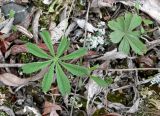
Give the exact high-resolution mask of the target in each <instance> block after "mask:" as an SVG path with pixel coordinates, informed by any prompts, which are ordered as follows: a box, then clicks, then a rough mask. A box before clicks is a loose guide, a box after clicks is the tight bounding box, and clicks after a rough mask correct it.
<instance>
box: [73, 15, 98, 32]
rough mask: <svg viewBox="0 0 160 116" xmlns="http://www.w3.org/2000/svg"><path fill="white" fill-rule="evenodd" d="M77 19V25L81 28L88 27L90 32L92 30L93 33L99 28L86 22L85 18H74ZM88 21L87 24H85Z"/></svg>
mask: <svg viewBox="0 0 160 116" xmlns="http://www.w3.org/2000/svg"><path fill="white" fill-rule="evenodd" d="M74 20H75V22H76V23H77V25H78V26H79V27H80V28H82V29H84V28H86V30H87V31H88V32H91V33H93V32H95V31H97V28H95V27H94V26H93V25H92V24H90V23H88V22H86V21H85V20H84V19H77V18H76V19H74ZM85 23H86V24H85ZM85 25H86V27H85Z"/></svg>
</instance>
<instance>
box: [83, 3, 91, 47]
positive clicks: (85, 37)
mask: <svg viewBox="0 0 160 116" xmlns="http://www.w3.org/2000/svg"><path fill="white" fill-rule="evenodd" d="M89 9H90V1H89V0H88V9H87V14H86V20H85V25H84V28H85V34H84V43H83V47H86V39H87V28H86V26H87V22H88V15H89Z"/></svg>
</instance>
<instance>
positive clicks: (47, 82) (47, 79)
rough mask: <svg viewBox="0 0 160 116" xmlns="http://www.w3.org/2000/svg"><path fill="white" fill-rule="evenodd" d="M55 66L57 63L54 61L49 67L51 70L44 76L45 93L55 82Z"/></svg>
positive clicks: (43, 87)
mask: <svg viewBox="0 0 160 116" xmlns="http://www.w3.org/2000/svg"><path fill="white" fill-rule="evenodd" d="M54 66H55V64H54V63H52V64H51V66H50V68H49V71H48V72H47V73H46V74H45V75H44V78H43V81H42V90H43V92H45V93H46V92H47V91H48V90H49V89H50V88H51V84H52V82H53V76H54Z"/></svg>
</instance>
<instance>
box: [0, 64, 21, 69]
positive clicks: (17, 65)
mask: <svg viewBox="0 0 160 116" xmlns="http://www.w3.org/2000/svg"><path fill="white" fill-rule="evenodd" d="M23 65H24V64H0V68H8V67H22V66H23Z"/></svg>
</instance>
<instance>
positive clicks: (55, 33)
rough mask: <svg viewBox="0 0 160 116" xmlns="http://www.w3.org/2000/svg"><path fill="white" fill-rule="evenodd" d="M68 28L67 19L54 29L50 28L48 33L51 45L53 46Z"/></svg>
mask: <svg viewBox="0 0 160 116" xmlns="http://www.w3.org/2000/svg"><path fill="white" fill-rule="evenodd" d="M67 26H68V19H64V20H63V21H62V22H60V23H59V24H58V25H57V26H56V27H54V26H53V27H50V29H49V30H50V33H51V38H52V41H53V42H52V43H53V44H54V43H55V42H57V41H58V40H59V39H60V38H61V37H62V36H63V35H64V34H65V30H66V28H67Z"/></svg>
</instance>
